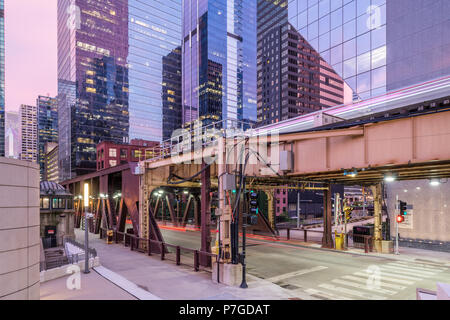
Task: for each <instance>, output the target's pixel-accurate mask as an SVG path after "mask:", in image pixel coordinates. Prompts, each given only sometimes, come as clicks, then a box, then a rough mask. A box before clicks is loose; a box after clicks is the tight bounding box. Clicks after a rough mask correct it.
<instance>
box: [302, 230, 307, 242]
mask: <svg viewBox="0 0 450 320" xmlns="http://www.w3.org/2000/svg"><path fill="white" fill-rule="evenodd" d="M303 232H304V239H305V242H308V230H303Z"/></svg>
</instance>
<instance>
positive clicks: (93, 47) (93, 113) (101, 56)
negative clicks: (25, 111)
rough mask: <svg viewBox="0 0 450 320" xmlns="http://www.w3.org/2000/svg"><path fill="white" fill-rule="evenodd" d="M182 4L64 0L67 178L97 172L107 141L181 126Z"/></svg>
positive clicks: (63, 153)
mask: <svg viewBox="0 0 450 320" xmlns="http://www.w3.org/2000/svg"><path fill="white" fill-rule="evenodd" d="M180 44H181V1H179V0H167V1H161V0H152V1H142V0H120V1H106V0H100V1H88V0H76V1H72V2H70V1H66V0H62V1H59V2H58V52H59V57H58V65H59V81H58V87H59V96H58V98H59V103H58V105H59V142H60V143H59V163H60V167H61V171H60V173H61V179H60V180H66V179H69V178H70V177H72V176H75V175H80V174H83V173H86V172H88V171H92V170H95V158H96V154H95V147H96V145H97V144H98V143H99V142H102V141H110V142H113V143H127V142H128V141H131V140H132V139H144V140H149V141H161V140H164V139H168V138H170V135H171V133H172V131H173V130H174V129H177V128H179V127H181V49H180Z"/></svg>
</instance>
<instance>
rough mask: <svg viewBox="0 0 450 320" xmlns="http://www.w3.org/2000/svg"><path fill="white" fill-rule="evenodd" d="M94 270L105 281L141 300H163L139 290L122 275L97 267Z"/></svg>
mask: <svg viewBox="0 0 450 320" xmlns="http://www.w3.org/2000/svg"><path fill="white" fill-rule="evenodd" d="M94 270H95V271H96V272H98V274H100V275H101V276H102V277H104V278H105V279H108V280H109V281H111V282H112V283H114V284H115V285H116V286H118V287H120V288H122V289H123V290H125V291H126V292H128V293H129V294H131V295H133V296H135V297H136V298H138V299H139V300H161V298H159V297H157V296H155V295H153V294H151V293H150V292H148V291H145V290H144V289H142V288H139V287H138V286H137V285H136V284H134V283H133V282H131V281H129V280H127V279H126V278H124V277H122V276H121V275H119V274H117V273H115V272H113V271H111V270H109V269H107V268H105V267H103V266H99V267H95V268H94Z"/></svg>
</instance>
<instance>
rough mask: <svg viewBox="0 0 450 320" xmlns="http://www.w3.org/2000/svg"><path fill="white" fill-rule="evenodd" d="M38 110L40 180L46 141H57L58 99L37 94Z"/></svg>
mask: <svg viewBox="0 0 450 320" xmlns="http://www.w3.org/2000/svg"><path fill="white" fill-rule="evenodd" d="M36 106H37V112H38V139H39V170H40V175H41V180H43V179H44V176H45V155H46V150H45V149H46V148H45V145H46V144H47V143H58V100H57V99H56V98H51V97H44V96H39V97H38V99H37V101H36Z"/></svg>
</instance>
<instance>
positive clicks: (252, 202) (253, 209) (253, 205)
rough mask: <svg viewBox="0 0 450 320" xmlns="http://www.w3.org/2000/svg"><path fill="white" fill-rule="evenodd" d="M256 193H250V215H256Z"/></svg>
mask: <svg viewBox="0 0 450 320" xmlns="http://www.w3.org/2000/svg"><path fill="white" fill-rule="evenodd" d="M258 211H259V210H258V193H256V192H254V191H253V190H252V191H250V214H253V215H257V214H258Z"/></svg>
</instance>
